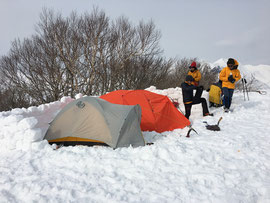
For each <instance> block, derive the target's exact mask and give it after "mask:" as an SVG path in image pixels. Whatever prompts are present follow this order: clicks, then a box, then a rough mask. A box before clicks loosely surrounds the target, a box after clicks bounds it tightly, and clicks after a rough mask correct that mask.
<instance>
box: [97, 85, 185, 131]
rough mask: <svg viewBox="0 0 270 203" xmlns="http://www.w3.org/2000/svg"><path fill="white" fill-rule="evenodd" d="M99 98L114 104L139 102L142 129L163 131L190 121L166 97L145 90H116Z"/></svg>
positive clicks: (179, 126) (183, 125) (134, 103)
mask: <svg viewBox="0 0 270 203" xmlns="http://www.w3.org/2000/svg"><path fill="white" fill-rule="evenodd" d="M100 98H102V99H104V100H106V101H108V102H111V103H114V104H124V105H136V104H139V105H140V106H141V109H142V119H141V130H142V131H156V132H164V131H171V130H174V129H176V128H184V127H186V126H188V125H190V121H189V120H188V119H187V118H186V117H185V116H184V115H183V114H182V113H180V112H179V111H178V110H177V109H176V108H175V106H174V105H173V103H172V102H171V101H170V99H169V98H168V97H166V96H163V95H160V94H156V93H153V92H149V91H147V90H117V91H113V92H110V93H108V94H105V95H102V96H100Z"/></svg>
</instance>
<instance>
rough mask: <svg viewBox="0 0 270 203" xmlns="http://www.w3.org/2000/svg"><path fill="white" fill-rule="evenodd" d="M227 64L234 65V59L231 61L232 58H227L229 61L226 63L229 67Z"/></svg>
mask: <svg viewBox="0 0 270 203" xmlns="http://www.w3.org/2000/svg"><path fill="white" fill-rule="evenodd" d="M229 64H232V65H234V64H235V61H234V59H233V58H229V59H228V61H227V65H229Z"/></svg>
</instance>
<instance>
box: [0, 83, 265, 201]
mask: <svg viewBox="0 0 270 203" xmlns="http://www.w3.org/2000/svg"><path fill="white" fill-rule="evenodd" d="M148 90H151V91H153V92H156V93H160V94H164V95H168V96H169V97H170V98H174V99H178V100H179V101H180V103H181V102H182V101H181V89H180V88H173V89H168V90H156V89H155V88H154V87H150V88H149V89H148ZM204 96H205V97H206V98H207V93H206V92H205V93H204ZM249 96H250V101H244V99H243V93H241V92H235V94H234V97H233V105H232V108H233V112H230V113H228V114H224V113H223V111H222V109H221V108H216V109H210V111H211V112H213V113H214V114H215V116H214V117H202V112H201V107H200V105H196V106H195V107H194V108H193V109H192V116H191V117H190V119H191V122H192V125H193V127H194V129H195V130H196V131H197V132H198V134H195V133H194V132H192V133H191V137H190V138H186V137H185V135H186V133H187V131H188V128H185V129H178V130H174V131H172V132H164V133H162V134H159V133H156V132H144V133H143V134H144V136H145V139H146V140H147V141H148V142H154V144H153V145H147V146H145V147H138V148H132V147H129V148H119V149H116V150H113V149H111V148H108V147H85V146H76V147H62V148H60V149H58V150H54V147H55V146H51V145H49V144H48V143H47V141H44V140H43V141H42V138H43V136H44V134H45V132H46V129H47V128H48V122H50V121H51V120H52V119H53V118H54V117H55V115H56V114H57V113H58V112H59V110H60V109H61V108H63V106H64V105H66V104H67V103H68V102H70V101H71V100H72V99H71V98H68V97H66V98H63V99H62V100H61V101H58V102H54V103H50V104H46V105H41V106H39V107H31V108H28V109H14V110H12V111H9V112H1V113H0V145H1V152H0V202H87V203H88V202H98V203H100V202H106V203H107V202H155V203H156V202H170V203H172V202H194V203H197V202H215V203H216V202H228V203H232V202H261V203H266V202H270V125H269V121H270V92H269V91H268V93H267V95H260V94H258V93H255V92H253V93H250V94H249ZM181 110H182V111H184V108H183V106H182V105H181ZM221 116H222V117H223V120H222V121H221V123H220V127H221V131H220V132H213V131H208V130H206V128H205V124H204V123H203V121H207V122H208V123H209V124H216V123H217V121H218V119H219V118H220V117H221Z"/></svg>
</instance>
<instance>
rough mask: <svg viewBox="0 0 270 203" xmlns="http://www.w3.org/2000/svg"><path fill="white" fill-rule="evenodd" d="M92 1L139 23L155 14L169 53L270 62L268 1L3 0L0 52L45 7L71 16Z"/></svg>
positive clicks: (30, 27) (26, 31) (28, 29)
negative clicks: (72, 12)
mask: <svg viewBox="0 0 270 203" xmlns="http://www.w3.org/2000/svg"><path fill="white" fill-rule="evenodd" d="M93 6H97V7H98V8H99V9H102V10H104V11H105V12H106V14H107V15H108V16H109V17H110V18H111V19H115V18H117V17H119V16H121V15H124V16H126V17H128V18H129V19H130V20H131V21H132V22H133V23H134V24H137V23H138V22H139V21H140V20H144V21H149V20H150V19H152V20H153V21H154V23H155V24H156V26H157V28H158V29H159V30H160V31H161V33H162V38H161V41H160V45H161V47H162V48H163V49H164V55H165V56H166V57H179V58H182V57H198V58H200V59H204V60H207V61H209V62H214V61H216V60H218V59H220V58H228V57H234V58H236V59H237V60H238V61H240V62H241V63H243V64H252V65H258V64H270V57H269V53H270V37H269V36H270V23H269V19H270V12H269V11H270V1H269V0H256V1H253V0H226V1H222V0H203V1H202V0H190V1H186V0H136V1H134V0H77V1H74V0H0V27H1V31H0V55H5V54H7V53H8V51H9V49H10V47H11V42H12V41H13V40H14V39H15V38H20V39H23V38H25V37H30V36H31V34H34V33H35V30H34V27H35V24H36V23H38V22H39V14H40V13H41V11H42V8H44V7H46V8H53V9H54V10H55V11H59V12H61V13H62V14H63V15H69V14H70V13H71V11H74V10H75V11H77V12H78V13H83V12H85V11H88V12H91V10H92V8H93Z"/></svg>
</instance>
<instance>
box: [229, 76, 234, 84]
mask: <svg viewBox="0 0 270 203" xmlns="http://www.w3.org/2000/svg"><path fill="white" fill-rule="evenodd" d="M228 80H229V81H230V82H231V83H234V82H235V79H234V78H233V76H232V75H230V76H229V77H228Z"/></svg>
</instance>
